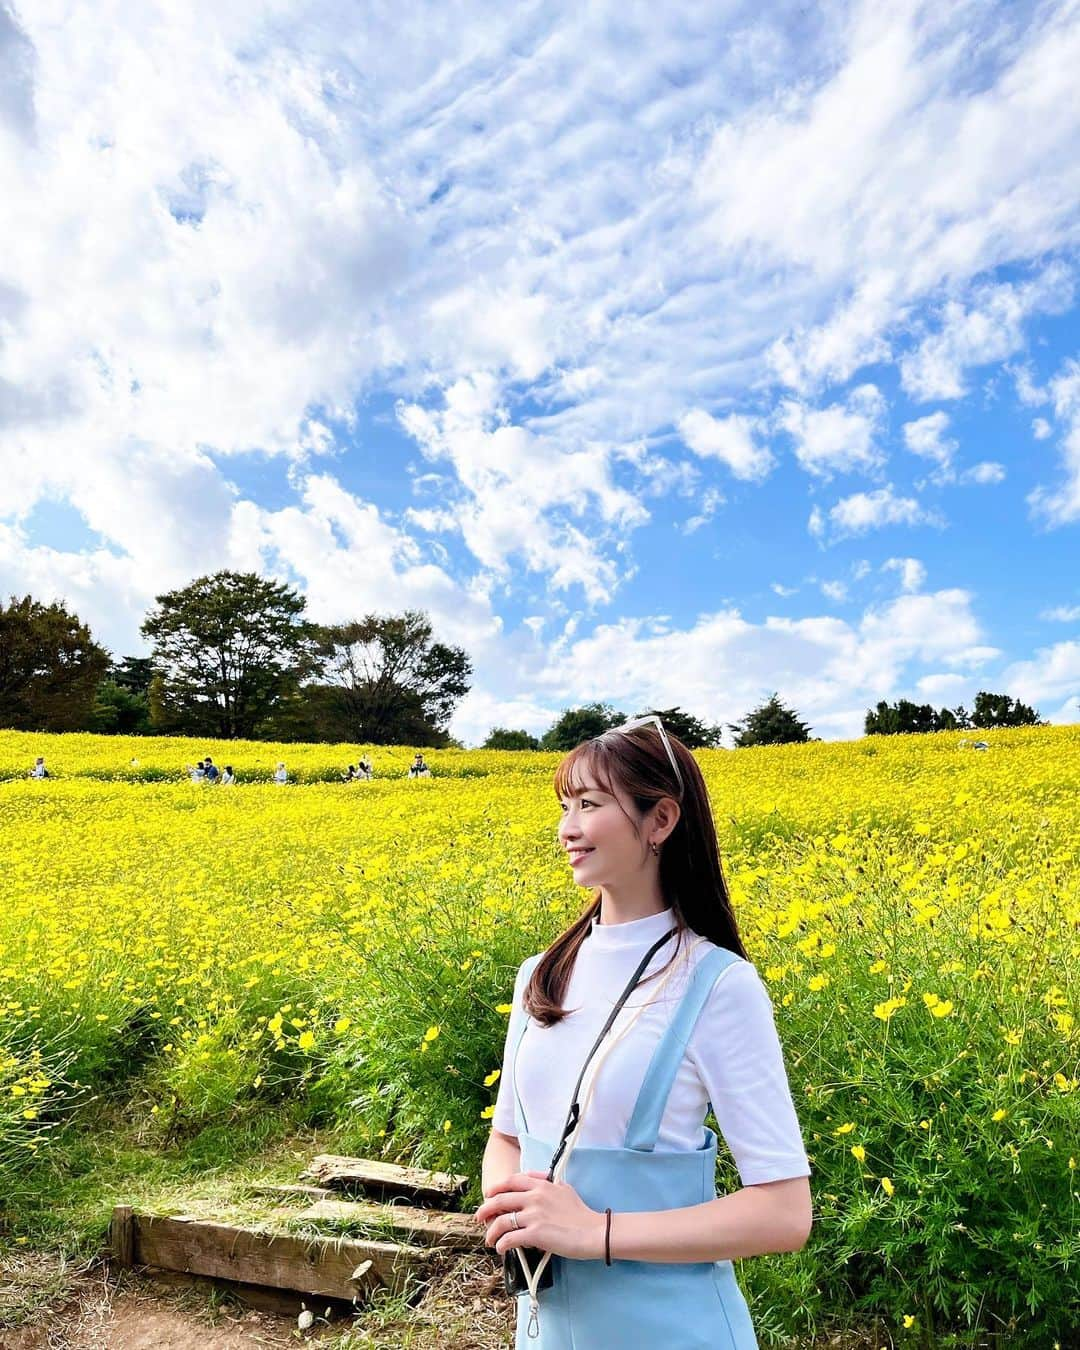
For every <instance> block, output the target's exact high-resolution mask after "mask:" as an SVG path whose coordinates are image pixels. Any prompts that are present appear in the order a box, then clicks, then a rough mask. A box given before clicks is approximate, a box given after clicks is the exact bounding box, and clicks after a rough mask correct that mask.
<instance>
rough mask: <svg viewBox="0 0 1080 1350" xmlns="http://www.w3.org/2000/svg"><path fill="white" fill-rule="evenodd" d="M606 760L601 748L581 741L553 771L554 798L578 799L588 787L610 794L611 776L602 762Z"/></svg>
mask: <svg viewBox="0 0 1080 1350" xmlns="http://www.w3.org/2000/svg"><path fill="white" fill-rule="evenodd" d="M606 759H607V755H606V754H605V753H604V749H603V747H602V746H599V745H596V744H594V743H593V742H591V741H582V743H581V744H580V745H576V746H575V747H574V748H573V750H571V751H570V752H569V754H567V755H566V756H564V757H563V759H561V760H560V761H559V764H558V767H557V768H556V770H555V796H556V797H558V798H559V800H560V801H561V800H562V799H563V798H564V797H579V796H580V795H581V793H582V792H584V791H585V790H586V788H588V787H590V786H592V787H598V788H602V789H603V790H604V791H605V792H611V776H610V774H609V773H608V772H607V765H606V763H605V762H604V761H605V760H606ZM590 779H591V780H592V782H591V783H590V782H589V780H590Z"/></svg>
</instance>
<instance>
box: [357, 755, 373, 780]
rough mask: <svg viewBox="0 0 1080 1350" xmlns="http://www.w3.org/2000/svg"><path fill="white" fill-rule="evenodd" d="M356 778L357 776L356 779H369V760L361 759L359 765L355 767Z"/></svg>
mask: <svg viewBox="0 0 1080 1350" xmlns="http://www.w3.org/2000/svg"><path fill="white" fill-rule="evenodd" d="M356 776H357V778H370V777H371V760H370V759H366V758H365V759H362V760H361V761H360V763H359V764H358V765H357V766H356Z"/></svg>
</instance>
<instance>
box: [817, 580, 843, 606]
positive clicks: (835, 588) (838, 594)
mask: <svg viewBox="0 0 1080 1350" xmlns="http://www.w3.org/2000/svg"><path fill="white" fill-rule="evenodd" d="M821 593H822V595H823V596H825V598H826V599H828V600H835V601H836V602H837V604H842V603H843V601H845V600H846V599H847V598H848V588H847V586H845V584H844V583H843V582H842V581H823V582H822V583H821Z"/></svg>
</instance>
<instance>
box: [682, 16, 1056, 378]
mask: <svg viewBox="0 0 1080 1350" xmlns="http://www.w3.org/2000/svg"><path fill="white" fill-rule="evenodd" d="M1004 13H1005V11H1001V10H998V9H991V8H989V7H983V8H981V9H972V8H971V7H970V6H961V7H959V8H957V7H951V6H945V7H942V6H938V7H936V8H934V7H930V6H927V5H921V4H904V5H900V6H880V5H874V4H869V3H868V4H856V5H852V6H849V7H844V8H843V9H842V10H840V11H837V12H836V14H837V18H838V23H837V26H836V30H835V31H834V34H833V40H834V42H835V43H836V47H837V52H836V55H835V56H834V57H833V59H831V60H830V61H828V62H827V63H824V64H823V66H822V70H823V71H824V72H826V73H824V74H821V75H818V76H816V77H814V76H811V77H810V78H807V79H805V80H803V81H799V82H796V81H791V82H790V83H789V85H788V88H787V89H786V90H784V91H782V92H781V91H778V92H777V95H776V96H775V98H774V99H773V100H772V101H771V103H767V104H763V105H762V104H759V105H757V106H754V107H753V108H751V109H750V110H748V111H747V112H745V113H744V114H743V115H742V116H735V117H730V116H729V117H725V118H723V119H722V120H721V121H720V125H719V129H718V130H717V131H716V132H715V134H714V137H713V141H712V145H711V147H710V152H709V155H708V157H707V158H706V160H705V162H704V164H703V166H702V169H701V172H700V174H699V175H698V180H697V186H698V191H699V194H700V196H701V198H702V200H703V202H704V203H705V204H706V205H707V206H708V208H709V209H710V212H711V214H710V217H709V225H710V227H711V229H712V231H713V234H714V237H715V239H716V241H717V245H718V247H720V248H721V249H722V250H724V251H725V252H726V253H727V254H728V255H730V256H733V257H736V258H738V259H739V261H740V263H741V264H742V265H743V266H747V267H755V266H756V267H760V268H762V269H764V268H765V267H768V266H771V267H772V268H773V269H774V270H775V271H776V272H777V273H780V274H781V275H782V276H783V279H784V286H783V292H784V295H785V298H786V300H787V302H788V304H789V305H791V306H792V307H793V309H794V308H795V307H796V306H797V307H798V311H801V312H797V313H796V314H795V315H794V316H793V317H792V318H791V319H790V320H789V322H788V325H787V327H788V335H787V337H786V338H784V339H783V340H782V341H781V342H779V343H777V344H776V346H774V349H773V362H774V367H775V368H776V369H777V371H778V372H779V373H780V375H781V376H782V378H783V379H784V380H785V381H786V382H787V383H788V384H790V385H791V386H792V387H794V388H796V389H803V390H805V389H809V388H811V387H814V386H816V385H818V384H820V383H821V382H822V381H826V380H846V379H848V378H850V376H851V375H852V374H853V373H854V372H855V371H856V370H857V369H858V368H859V367H860V366H861V365H865V364H866V363H867V362H870V361H879V360H882V359H883V358H885V357H886V356H887V354H888V353H889V350H890V348H891V346H892V342H893V339H894V336H895V335H900V336H902V335H903V328H904V326H905V324H906V323H907V322H910V320H911V318H912V317H913V315H912V313H911V311H912V308H913V306H914V305H915V304H916V303H919V302H922V301H924V300H925V298H926V297H927V296H932V295H934V294H935V293H937V291H938V290H939V289H944V288H946V287H947V288H948V290H949V292H950V293H951V296H952V297H955V296H956V294H957V292H958V291H962V290H963V289H964V287H965V284H966V283H967V282H969V281H970V280H971V279H972V278H976V277H979V276H980V275H984V274H985V273H986V272H987V271H988V270H989V269H991V268H993V267H994V266H996V265H998V264H999V263H1003V262H1006V261H1013V262H1015V261H1016V260H1017V259H1024V258H1028V259H1038V258H1039V257H1040V254H1039V253H1037V252H1034V251H1033V250H1032V249H1031V243H1032V241H1033V240H1034V239H1036V238H1037V239H1039V240H1040V242H1041V244H1042V247H1043V249H1044V250H1047V251H1049V250H1052V249H1054V248H1055V247H1069V246H1070V245H1071V244H1072V242H1073V240H1074V238H1075V213H1074V203H1075V201H1076V198H1077V191H1078V185H1080V165H1078V163H1077V159H1076V155H1075V138H1076V133H1077V121H1078V113H1077V109H1076V108H1075V106H1070V105H1072V103H1073V100H1072V85H1073V83H1074V78H1073V72H1074V71H1075V69H1076V68H1077V66H1078V65H1080V28H1078V25H1077V23H1076V11H1075V9H1074V7H1073V6H1072V5H1066V6H1058V7H1052V8H1046V9H1043V10H1040V11H1039V12H1038V18H1037V19H1035V21H1033V22H1025V23H1023V24H1017V25H1016V26H1010V28H1009V29H1008V30H1006V29H1005V28H1004V27H1003V26H1002V25H1001V19H1002V17H1003V15H1004ZM1010 14H1011V12H1010ZM976 51H979V52H981V53H982V54H983V60H982V62H981V63H980V70H981V78H980V79H979V80H978V82H977V83H976V84H974V85H973V84H972V82H971V80H970V79H969V78H965V77H964V76H963V75H961V73H960V72H961V69H964V70H967V71H968V72H969V73H970V71H971V69H973V67H971V66H970V65H969V64H968V63H969V62H970V61H971V60H972V59H973V58H972V53H974V52H976ZM1020 128H1022V129H1023V131H1022V133H1021V132H1020V131H1019V129H1020ZM1028 300H1029V301H1030V303H1032V304H1033V303H1034V297H1028ZM808 301H810V302H811V304H816V307H817V309H818V311H819V313H818V314H816V315H812V314H810V313H809V312H808V311H809V309H810V304H808V303H807V302H808ZM998 304H999V306H1000V304H1001V301H1000V299H999V301H998ZM822 316H823V317H822ZM988 343H989V340H988V339H986V340H981V339H980V335H979V334H977V333H973V332H969V334H968V335H967V337H966V338H965V336H964V335H963V334H962V333H959V332H958V333H957V335H956V340H955V342H953V340H952V339H950V340H949V341H948V342H946V343H945V344H944V345H943V349H942V350H941V351H940V352H939V360H938V361H937V363H936V365H937V367H938V369H939V371H940V372H941V374H940V375H938V376H937V378H936V380H935V379H932V377H933V376H934V374H935V372H934V368H933V367H934V365H935V363H932V362H930V361H929V360H928V361H927V362H926V369H925V374H924V378H925V380H926V383H927V384H928V385H929V384H930V383H936V384H937V385H938V386H940V384H941V383H942V378H941V376H942V375H944V374H948V376H949V377H950V378H952V379H953V380H954V381H955V379H956V378H958V375H957V371H958V370H959V368H960V367H961V366H962V364H963V362H964V361H966V360H967V359H969V358H970V359H973V360H974V359H982V356H983V353H984V352H985V351H986V350H987V346H988ZM1002 346H1003V348H1005V349H1010V350H1011V349H1013V348H1011V347H1010V345H1009V344H1008V343H1005V344H1002ZM921 373H923V372H922V369H921V367H919V366H918V365H917V366H916V368H915V371H914V372H913V374H921ZM953 387H955V385H953Z"/></svg>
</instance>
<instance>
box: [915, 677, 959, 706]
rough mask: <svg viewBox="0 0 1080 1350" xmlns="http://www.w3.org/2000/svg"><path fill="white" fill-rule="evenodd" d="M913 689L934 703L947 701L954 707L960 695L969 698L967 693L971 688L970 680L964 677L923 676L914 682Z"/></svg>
mask: <svg viewBox="0 0 1080 1350" xmlns="http://www.w3.org/2000/svg"><path fill="white" fill-rule="evenodd" d="M915 688H916V689H917V690H918V691H919V693H920V694H921V695H922V697H923V698H927V699H933V700H934V701H937V700H939V699H941V700H945V699H947V700H949V702H950V703H951V704H952V705H953V706H954V707H955V706H956V703H958V702H959V701H960V700H961V695H962V694H963V695H964V696H965V697H970V694H968V692H967V691H968V690H969V689H970V688H971V680H970V679H969V677H968V676H966V675H955V674H953V675H949V674H939V675H924V676H923V677H922V679H920V680H917V681H916V682H915Z"/></svg>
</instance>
